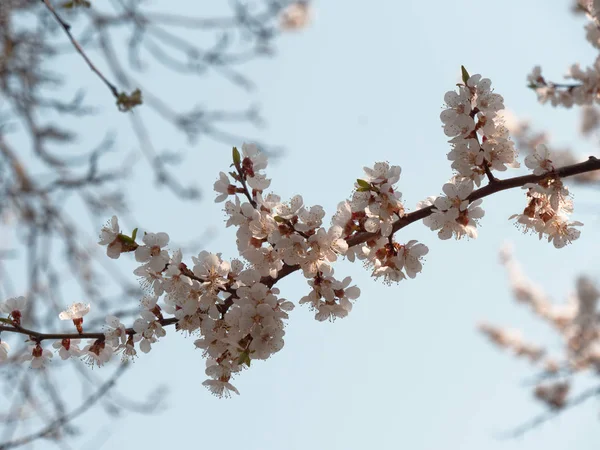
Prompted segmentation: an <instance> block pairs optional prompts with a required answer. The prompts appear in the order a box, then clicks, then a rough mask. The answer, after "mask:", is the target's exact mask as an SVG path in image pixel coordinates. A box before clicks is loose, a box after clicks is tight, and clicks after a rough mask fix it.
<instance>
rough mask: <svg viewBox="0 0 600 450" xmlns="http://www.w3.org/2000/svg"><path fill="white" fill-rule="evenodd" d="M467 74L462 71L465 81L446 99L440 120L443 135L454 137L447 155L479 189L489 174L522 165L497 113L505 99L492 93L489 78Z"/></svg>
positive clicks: (462, 175)
mask: <svg viewBox="0 0 600 450" xmlns="http://www.w3.org/2000/svg"><path fill="white" fill-rule="evenodd" d="M467 75H468V74H467V73H466V71H465V70H464V68H463V79H464V80H465V82H464V84H459V85H458V93H457V92H455V91H449V92H447V93H446V95H445V96H444V101H445V102H446V107H447V109H445V110H444V111H442V113H441V114H440V119H441V120H442V122H443V124H444V133H445V134H446V136H448V137H451V138H452V139H451V140H450V141H449V142H450V144H451V146H452V150H451V151H450V153H448V159H449V160H450V161H452V168H453V169H454V171H455V172H456V174H457V175H458V176H460V177H464V178H468V179H471V180H473V182H474V183H475V184H476V185H477V186H479V185H480V184H481V181H482V180H483V178H484V177H485V176H486V173H488V172H489V171H491V170H498V171H505V170H506V169H507V168H508V167H519V163H518V162H517V152H516V150H515V147H514V144H513V142H512V141H511V140H510V137H509V133H508V129H507V128H506V127H505V126H504V120H503V117H502V116H501V115H499V114H498V112H499V111H500V110H502V109H504V99H503V98H502V96H501V95H499V94H496V93H494V92H493V91H492V89H491V85H492V82H491V81H490V80H489V79H488V78H482V77H481V75H473V76H467Z"/></svg>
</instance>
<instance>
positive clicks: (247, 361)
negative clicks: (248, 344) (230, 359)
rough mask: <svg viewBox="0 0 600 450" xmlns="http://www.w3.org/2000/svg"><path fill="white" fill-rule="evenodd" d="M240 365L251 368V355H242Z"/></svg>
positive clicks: (246, 352) (245, 353) (239, 360)
mask: <svg viewBox="0 0 600 450" xmlns="http://www.w3.org/2000/svg"><path fill="white" fill-rule="evenodd" d="M238 364H246V365H247V366H248V367H250V354H249V353H248V351H245V352H244V353H242V354H241V355H240V357H239V358H238Z"/></svg>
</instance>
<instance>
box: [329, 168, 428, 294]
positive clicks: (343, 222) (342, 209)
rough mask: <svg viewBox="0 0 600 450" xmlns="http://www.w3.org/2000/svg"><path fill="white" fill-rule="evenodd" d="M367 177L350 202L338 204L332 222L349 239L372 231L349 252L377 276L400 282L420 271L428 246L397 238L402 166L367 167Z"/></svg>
mask: <svg viewBox="0 0 600 450" xmlns="http://www.w3.org/2000/svg"><path fill="white" fill-rule="evenodd" d="M364 171H365V177H364V179H358V180H357V181H356V184H355V191H354V194H353V195H352V199H351V200H350V201H348V200H346V201H344V202H341V203H340V204H339V205H338V208H337V212H336V214H335V216H334V217H333V220H332V224H333V226H334V227H338V228H339V229H341V230H343V231H342V234H343V236H344V238H345V239H346V240H349V239H351V237H352V236H354V235H356V234H357V233H364V232H366V233H370V238H369V239H367V240H366V241H365V242H363V243H361V244H360V245H356V246H354V247H353V248H351V249H349V250H348V252H346V256H347V257H348V259H349V260H350V261H354V260H355V259H359V260H363V261H364V263H365V266H366V267H369V268H371V269H372V275H373V277H375V278H380V277H381V278H382V279H383V280H384V282H385V283H387V284H390V283H392V282H399V281H401V280H403V279H405V278H406V276H409V277H410V278H414V277H415V276H416V274H417V273H419V272H421V268H422V264H421V261H422V258H423V257H424V256H425V255H426V254H427V253H428V251H429V249H428V248H427V247H426V246H425V245H424V244H419V243H418V242H417V241H415V240H412V241H409V242H408V243H407V244H400V243H398V242H396V241H395V239H394V235H393V231H394V225H395V224H396V223H397V222H398V221H399V220H400V219H401V218H402V217H404V215H405V210H404V205H403V204H402V202H401V198H402V194H401V193H400V192H398V191H397V190H396V187H395V184H396V183H397V182H398V181H399V180H400V173H401V169H400V167H399V166H390V165H389V164H388V163H387V162H378V163H375V165H374V166H373V168H370V167H365V168H364Z"/></svg>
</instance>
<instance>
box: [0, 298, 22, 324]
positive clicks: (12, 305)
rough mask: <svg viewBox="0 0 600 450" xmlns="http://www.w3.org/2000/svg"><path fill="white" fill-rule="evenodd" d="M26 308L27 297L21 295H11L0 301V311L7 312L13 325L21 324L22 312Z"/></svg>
mask: <svg viewBox="0 0 600 450" xmlns="http://www.w3.org/2000/svg"><path fill="white" fill-rule="evenodd" d="M26 308H27V299H26V298H25V297H23V296H20V297H11V298H9V299H7V300H6V301H4V302H2V303H0V312H2V313H4V314H8V315H9V317H10V318H11V320H12V322H13V324H14V325H17V326H20V325H21V318H22V317H23V312H24V311H25V309H26Z"/></svg>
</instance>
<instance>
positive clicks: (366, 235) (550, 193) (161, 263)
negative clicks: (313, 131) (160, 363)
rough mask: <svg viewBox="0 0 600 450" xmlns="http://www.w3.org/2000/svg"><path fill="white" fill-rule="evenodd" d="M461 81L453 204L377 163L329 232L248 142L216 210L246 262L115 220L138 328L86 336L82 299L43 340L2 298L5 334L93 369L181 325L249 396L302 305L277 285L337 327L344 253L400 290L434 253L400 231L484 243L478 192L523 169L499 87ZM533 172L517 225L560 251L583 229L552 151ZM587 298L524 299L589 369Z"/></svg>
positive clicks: (112, 237)
mask: <svg viewBox="0 0 600 450" xmlns="http://www.w3.org/2000/svg"><path fill="white" fill-rule="evenodd" d="M463 81H464V83H463V84H460V85H459V86H458V93H457V92H449V93H447V94H446V96H445V100H446V105H447V109H446V110H445V111H444V112H443V113H442V114H441V119H442V122H443V123H444V132H445V133H446V135H447V136H449V137H451V140H450V143H451V145H452V150H451V151H450V153H449V154H448V158H449V159H450V160H451V161H452V162H453V163H452V167H453V169H454V171H455V175H454V176H453V177H452V179H451V180H450V181H449V182H448V183H446V184H445V185H444V186H443V188H442V190H443V193H444V195H441V196H438V197H429V198H428V199H426V200H425V201H422V202H420V203H419V204H418V208H419V209H418V210H417V211H414V212H412V213H407V212H406V211H405V207H404V204H403V203H402V194H401V193H400V192H399V191H398V190H397V187H396V184H397V183H398V181H399V180H400V174H401V169H400V167H399V166H394V165H390V164H389V163H387V162H377V163H375V164H374V166H373V167H365V168H364V172H365V175H364V177H363V178H359V179H357V180H356V183H355V185H354V192H353V193H352V196H351V197H350V198H349V199H348V200H345V201H342V202H341V203H339V204H338V207H337V211H336V213H335V215H334V216H333V217H332V219H331V224H330V225H329V226H323V221H324V217H325V211H324V210H323V208H322V207H321V206H319V205H314V206H307V205H305V204H304V200H303V198H302V196H300V195H296V196H294V197H292V198H291V199H290V200H289V201H283V200H282V199H281V198H280V197H279V196H278V195H276V194H274V193H266V192H265V191H266V190H267V189H268V188H269V187H270V185H271V180H270V179H269V178H267V176H266V173H265V172H264V171H265V169H266V168H267V157H266V155H264V154H262V153H261V152H260V151H259V150H258V148H257V147H256V146H255V145H251V144H244V145H243V146H242V149H241V152H240V151H238V149H237V148H235V147H234V148H233V152H232V159H233V164H232V166H233V168H234V170H232V171H231V172H229V173H224V172H221V173H220V175H219V179H218V180H217V181H216V182H215V184H214V190H215V191H216V193H217V196H216V199H215V201H216V202H225V206H224V211H225V214H226V216H227V219H226V227H235V228H236V237H237V248H238V251H239V255H240V259H232V260H227V259H224V258H223V257H222V255H221V253H211V252H208V251H201V252H200V253H198V255H196V256H194V257H192V258H191V263H190V264H189V265H188V264H186V263H185V262H184V261H183V254H182V251H181V250H172V249H170V248H169V243H170V237H169V235H168V234H167V233H164V232H158V233H153V232H145V233H144V234H143V236H142V238H141V242H140V243H138V242H136V237H137V228H136V229H134V230H133V232H132V234H131V236H128V235H125V234H123V233H122V232H121V229H120V227H119V221H118V219H117V217H116V216H113V217H112V219H111V220H110V221H109V223H107V224H106V225H105V226H104V227H103V228H102V230H101V232H100V240H99V243H100V244H101V245H104V246H106V248H107V250H106V252H107V255H108V256H109V257H110V258H113V259H117V258H119V257H120V255H121V254H122V253H126V252H134V256H135V260H136V261H137V262H138V263H140V265H139V266H138V267H137V268H136V269H135V270H134V271H133V273H134V274H135V275H137V276H138V277H139V279H140V284H141V286H142V288H143V289H144V292H145V296H144V297H143V298H142V300H141V301H140V311H139V315H138V317H137V318H135V320H134V321H133V324H132V326H131V327H129V328H127V327H125V325H124V324H123V323H121V321H120V319H119V318H118V317H115V316H108V317H106V326H105V330H104V332H103V333H86V332H85V331H84V329H83V320H84V319H83V318H84V316H85V315H87V314H88V313H89V312H90V305H89V304H85V303H74V304H73V305H71V306H69V307H68V308H67V309H66V310H65V311H63V312H61V313H60V314H59V318H60V319H62V320H70V321H72V323H73V325H74V326H75V328H76V330H77V334H70V333H65V334H57V333H53V334H47V335H45V334H43V333H38V332H33V331H30V330H28V329H26V328H25V327H23V325H22V320H23V317H24V315H26V313H27V300H26V299H25V298H24V297H18V298H11V299H8V300H7V301H5V302H3V303H0V312H2V313H4V314H6V317H4V318H1V319H0V320H1V322H2V324H3V325H0V326H1V328H0V331H3V330H7V329H8V330H9V331H13V332H16V333H20V334H24V335H28V336H29V341H30V342H32V343H33V345H32V346H31V348H30V349H29V351H27V352H26V353H25V356H23V357H22V359H23V360H26V361H30V363H31V367H33V368H42V367H44V366H45V364H46V363H47V362H48V361H49V360H50V358H51V357H52V353H51V352H50V351H49V350H45V349H44V348H43V347H42V341H44V340H46V339H53V340H55V342H54V343H53V344H52V346H53V348H54V349H55V350H56V352H57V353H58V354H59V356H60V358H61V359H63V360H65V359H69V358H80V359H82V360H83V361H85V362H86V363H88V364H90V365H92V366H102V365H104V364H106V363H107V362H108V361H110V360H111V359H112V357H113V355H116V354H120V355H121V359H122V360H130V359H133V358H135V357H136V356H137V354H138V350H139V351H141V352H142V353H148V352H150V351H151V350H152V348H153V346H154V345H155V344H156V343H157V342H158V341H159V340H160V339H161V338H163V337H164V336H165V335H166V333H167V328H166V327H167V326H169V325H174V326H175V328H176V330H178V331H181V332H183V333H186V334H188V335H193V336H194V337H195V340H194V345H195V346H196V347H197V348H198V349H200V350H201V351H202V354H203V356H205V357H206V359H207V363H206V369H205V373H206V375H207V376H208V379H207V380H206V381H205V382H204V383H203V384H204V385H205V386H206V387H207V388H208V389H209V390H210V391H211V392H212V393H214V394H215V395H218V396H230V395H231V393H238V390H237V389H236V388H235V386H234V385H233V384H232V380H233V378H234V377H235V376H236V375H237V374H238V373H239V372H241V371H242V370H243V369H244V368H246V367H249V366H250V365H251V363H252V361H254V360H265V359H268V358H269V357H270V356H272V355H273V354H275V353H277V352H278V351H280V350H281V349H282V348H283V346H284V337H285V325H286V321H287V319H288V318H289V313H290V311H292V310H293V309H294V306H295V305H294V303H292V302H291V301H288V300H286V299H284V298H281V297H280V291H279V289H277V288H276V287H274V285H275V284H276V283H277V282H278V281H279V280H280V279H281V278H283V277H285V276H286V275H288V274H290V273H292V272H295V271H298V272H301V273H302V274H303V275H304V277H305V278H306V279H307V284H308V286H309V291H308V292H307V293H306V295H304V296H302V297H301V298H300V299H299V304H307V305H308V306H309V307H310V308H311V309H312V310H313V311H314V312H315V319H316V320H319V321H326V320H330V321H333V320H335V319H337V318H343V317H346V316H347V315H348V314H349V312H350V311H351V310H352V307H353V301H354V300H356V299H357V298H358V297H359V295H360V289H359V288H358V287H357V286H354V285H352V280H351V278H350V277H344V278H342V279H338V278H336V276H335V273H334V269H333V263H335V262H336V261H337V260H338V258H341V257H346V258H347V259H348V260H350V261H355V260H361V261H363V263H364V265H365V267H367V268H369V269H370V270H371V271H372V276H373V277H375V278H381V279H382V280H383V281H384V282H385V283H387V284H390V283H392V282H399V281H401V280H404V279H406V278H407V277H408V278H415V277H416V275H417V274H418V273H420V272H421V270H422V264H423V258H424V256H425V255H427V253H428V251H429V250H428V248H427V247H426V246H425V245H424V244H422V243H419V242H417V241H416V240H410V241H408V242H406V243H405V244H401V243H399V242H397V241H396V240H395V236H394V234H395V232H396V231H398V230H399V229H400V228H403V227H404V226H406V225H408V224H410V223H412V222H415V221H417V220H421V219H422V220H423V222H424V224H425V225H426V226H428V227H430V228H431V229H432V230H435V231H437V232H438V236H439V237H440V238H441V239H449V238H450V237H452V236H455V237H456V238H457V239H460V238H462V237H463V236H468V237H471V238H475V237H477V225H478V220H479V219H480V218H482V217H483V216H484V211H483V209H482V208H481V203H482V200H481V199H480V198H478V197H481V196H482V194H481V191H478V192H474V189H475V186H476V185H477V186H479V185H480V183H481V181H482V180H483V178H484V177H487V178H488V180H489V182H490V184H491V185H493V184H494V183H496V185H499V183H501V182H500V181H499V180H497V179H496V178H495V177H494V176H493V175H492V174H491V172H492V171H493V170H496V171H503V170H506V169H507V167H516V166H518V164H517V162H516V152H515V149H514V145H513V143H512V141H511V140H510V138H509V135H508V131H507V128H506V127H505V126H504V123H503V119H502V118H501V116H500V115H499V114H498V113H499V111H500V110H501V109H502V108H503V107H504V105H503V99H502V97H501V96H500V95H498V94H496V93H494V92H492V90H491V82H490V80H488V79H486V78H482V77H481V76H480V75H473V76H469V75H468V73H467V72H466V70H464V68H463ZM525 165H526V166H527V167H528V168H530V169H531V170H533V173H534V176H537V177H538V178H535V179H536V180H541V181H539V182H538V183H537V184H528V185H525V187H526V188H527V189H528V197H529V199H530V201H529V204H528V206H527V208H526V209H525V211H524V213H523V214H520V215H517V216H514V217H517V219H518V223H519V224H521V225H523V226H524V227H525V228H526V229H532V230H534V231H536V232H538V233H540V236H542V235H547V236H548V239H549V240H551V241H553V243H554V245H555V246H556V247H562V246H564V245H565V244H566V243H568V242H570V241H572V240H574V239H575V238H577V237H578V236H579V234H578V233H579V232H578V231H576V230H575V229H574V228H573V226H576V225H579V223H578V222H568V221H567V220H566V218H565V217H566V214H567V213H569V212H570V211H571V210H572V203H571V201H570V199H569V198H568V191H567V189H566V188H565V187H564V186H563V184H562V182H561V181H560V180H559V178H558V176H557V171H556V168H555V165H554V163H553V161H552V160H551V159H550V155H549V151H548V149H547V148H546V147H544V146H539V147H538V149H537V151H536V152H533V153H532V154H531V155H529V156H528V157H527V158H526V159H525ZM532 179H533V178H532ZM579 290H580V298H581V299H583V298H587V299H588V300H586V301H583V300H582V301H581V302H580V304H579V308H578V309H575V310H568V311H566V312H564V311H562V312H561V311H556V310H554V309H552V308H547V307H546V306H547V304H546V303H545V302H543V301H541V300H540V301H539V302H538V303H535V301H534V300H533V298H534V297H535V295H534V294H535V293H532V290H531V289H529V288H523V287H522V288H521V296H522V297H523V298H526V299H528V300H529V301H530V302H531V303H532V305H534V308H538V309H539V311H540V314H545V315H546V316H547V317H548V318H550V317H551V319H550V320H551V321H553V323H555V324H557V326H563V328H564V330H568V331H565V333H568V334H569V336H570V337H569V345H570V347H571V348H572V349H573V351H574V352H576V353H577V354H578V358H579V359H578V360H579V361H583V360H584V359H582V358H584V357H585V358H587V360H586V361H588V364H591V362H590V361H592V359H590V358H592V357H591V356H590V355H594V354H596V353H593V352H590V350H589V349H590V348H592V347H591V346H590V345H588V344H589V343H590V342H592V341H594V340H596V338H597V334H594V333H595V330H596V328H595V327H596V322H595V317H596V316H595V315H594V314H593V313H592V311H594V310H595V307H596V302H597V299H598V297H599V296H600V294H599V293H598V292H597V291H596V290H595V289H594V288H593V287H590V286H589V284H586V283H585V282H581V283H580V286H579ZM536 301H537V300H536ZM542 311H543V313H542ZM561 314H562V315H561ZM167 315H169V317H168V316H167ZM590 317H594V319H593V320H591V319H590ZM563 328H561V329H563ZM482 331H483V332H484V333H486V334H487V335H488V336H489V337H490V338H491V339H492V340H493V341H494V342H496V343H498V344H499V345H503V346H507V347H510V348H512V349H513V351H515V352H516V353H517V354H523V355H527V356H528V357H529V358H530V359H531V360H533V361H537V360H539V359H540V358H541V357H542V355H543V351H542V350H540V349H537V348H535V347H532V346H529V345H527V344H524V343H523V342H522V341H521V340H520V338H519V337H517V336H514V335H511V334H506V333H504V332H503V331H502V330H501V329H497V328H494V327H492V326H484V327H482ZM57 338H62V339H57ZM582 349H583V350H582ZM9 351H10V347H9V346H8V344H7V343H5V342H3V341H0V361H4V360H7V359H8V352H9ZM582 352H583V353H582ZM597 353H598V354H600V352H597ZM583 354H585V356H581V355H583Z"/></svg>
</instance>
